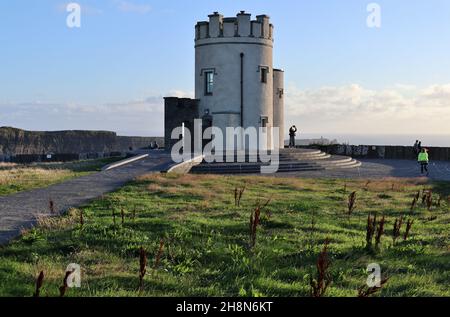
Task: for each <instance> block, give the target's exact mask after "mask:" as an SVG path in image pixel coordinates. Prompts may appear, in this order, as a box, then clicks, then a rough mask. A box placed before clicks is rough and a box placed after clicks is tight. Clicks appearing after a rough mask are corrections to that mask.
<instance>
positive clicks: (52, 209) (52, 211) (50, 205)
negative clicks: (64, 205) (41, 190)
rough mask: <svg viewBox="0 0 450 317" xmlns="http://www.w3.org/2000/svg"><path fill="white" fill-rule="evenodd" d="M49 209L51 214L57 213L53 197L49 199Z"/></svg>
mask: <svg viewBox="0 0 450 317" xmlns="http://www.w3.org/2000/svg"><path fill="white" fill-rule="evenodd" d="M48 209H49V210H50V213H51V214H54V213H55V202H54V201H53V199H51V198H50V200H49V201H48Z"/></svg>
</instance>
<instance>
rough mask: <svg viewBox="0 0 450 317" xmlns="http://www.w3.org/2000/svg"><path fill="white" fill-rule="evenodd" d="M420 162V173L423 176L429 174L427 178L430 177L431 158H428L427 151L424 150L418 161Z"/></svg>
mask: <svg viewBox="0 0 450 317" xmlns="http://www.w3.org/2000/svg"><path fill="white" fill-rule="evenodd" d="M417 160H418V161H419V164H420V172H421V174H423V173H424V171H425V172H427V176H428V175H430V173H429V171H428V163H429V157H428V152H427V149H422V150H421V151H420V153H419V157H418V159H417Z"/></svg>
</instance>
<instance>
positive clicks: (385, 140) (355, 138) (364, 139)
mask: <svg viewBox="0 0 450 317" xmlns="http://www.w3.org/2000/svg"><path fill="white" fill-rule="evenodd" d="M297 138H298V139H301V140H304V139H314V140H317V139H319V140H320V139H321V138H323V139H327V140H330V141H332V140H337V142H338V143H339V144H351V145H401V146H412V145H414V142H415V141H416V140H419V141H422V145H423V146H435V147H450V134H447V135H445V134H442V135H404V134H397V135H396V134H377V135H375V134H337V133H330V134H323V135H321V134H312V133H311V134H308V133H305V134H303V133H302V134H300V135H297Z"/></svg>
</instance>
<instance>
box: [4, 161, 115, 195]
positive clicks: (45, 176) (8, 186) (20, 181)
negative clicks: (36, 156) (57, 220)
mask: <svg viewBox="0 0 450 317" xmlns="http://www.w3.org/2000/svg"><path fill="white" fill-rule="evenodd" d="M116 160H118V158H108V159H99V160H88V161H79V162H71V163H46V164H31V165H17V164H4V163H3V164H1V163H0V196H2V195H10V194H14V193H17V192H19V191H24V190H29V189H34V188H40V187H46V186H49V185H52V184H56V183H59V182H62V181H65V180H68V179H71V178H75V177H79V176H83V175H87V174H89V173H92V172H95V171H99V170H100V169H101V168H102V167H103V166H104V165H106V164H108V163H111V162H114V161H116Z"/></svg>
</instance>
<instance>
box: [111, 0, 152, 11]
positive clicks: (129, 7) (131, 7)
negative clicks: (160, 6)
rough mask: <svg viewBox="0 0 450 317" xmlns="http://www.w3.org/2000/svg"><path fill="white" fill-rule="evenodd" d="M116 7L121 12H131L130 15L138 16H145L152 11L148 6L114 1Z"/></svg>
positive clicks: (123, 0) (121, 0) (122, 0)
mask: <svg viewBox="0 0 450 317" xmlns="http://www.w3.org/2000/svg"><path fill="white" fill-rule="evenodd" d="M115 3H116V5H117V9H119V10H120V11H122V12H131V13H138V14H146V13H148V12H150V10H151V9H152V8H151V6H150V5H148V4H137V3H134V2H131V1H125V0H120V1H115Z"/></svg>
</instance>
